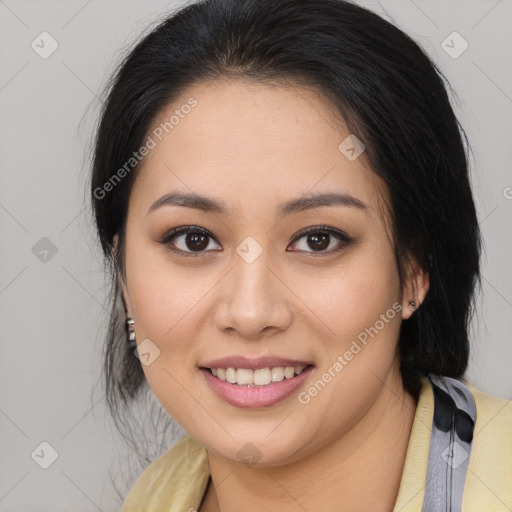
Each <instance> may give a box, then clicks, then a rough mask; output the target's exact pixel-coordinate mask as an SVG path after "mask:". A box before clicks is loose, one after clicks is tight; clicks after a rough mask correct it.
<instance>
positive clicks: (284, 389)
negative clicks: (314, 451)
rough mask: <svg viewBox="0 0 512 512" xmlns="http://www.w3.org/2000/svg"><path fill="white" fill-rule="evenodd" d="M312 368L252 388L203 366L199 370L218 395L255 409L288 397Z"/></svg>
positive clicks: (237, 404) (231, 401) (232, 403)
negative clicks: (234, 382)
mask: <svg viewBox="0 0 512 512" xmlns="http://www.w3.org/2000/svg"><path fill="white" fill-rule="evenodd" d="M313 368H314V367H313V366H312V365H311V366H308V367H307V368H306V369H304V370H303V371H302V372H301V373H300V374H299V375H295V377H292V378H291V379H286V378H285V379H284V380H282V381H281V382H274V383H273V384H269V385H268V386H255V387H253V388H248V387H245V386H238V385H236V384H230V383H229V382H226V381H224V380H220V379H218V378H217V377H215V376H214V375H212V374H211V373H210V372H209V370H206V369H204V368H201V369H200V370H201V372H202V373H203V375H204V376H205V378H206V382H208V384H209V386H210V387H211V388H212V389H213V391H214V392H215V393H216V394H217V396H218V397H220V398H222V399H223V400H225V401H226V402H228V403H229V404H231V405H234V406H235V407H244V408H250V409H256V408H261V407H268V406H270V405H274V404H277V403H278V402H281V401H282V400H285V399H286V398H288V397H289V396H290V395H291V394H292V393H293V392H294V391H295V390H296V389H297V388H298V387H299V386H300V385H301V384H302V383H303V382H304V380H306V379H307V378H308V376H309V374H310V373H311V372H312V371H313Z"/></svg>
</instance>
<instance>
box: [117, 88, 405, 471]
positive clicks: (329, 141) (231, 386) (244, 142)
mask: <svg viewBox="0 0 512 512" xmlns="http://www.w3.org/2000/svg"><path fill="white" fill-rule="evenodd" d="M191 98H193V99H191ZM186 105H192V106H191V107H190V108H188V107H186ZM176 111H177V112H176ZM332 112H333V108H332V107H329V105H328V104H327V103H325V102H324V100H322V99H321V98H320V96H319V95H318V94H315V93H314V92H313V91H311V90H306V89H302V88H297V87H269V86H267V85H262V84H254V83H249V82H244V81H229V82H212V83H210V84H209V85H207V84H205V83H201V84H196V85H195V86H193V87H190V88H189V89H188V90H187V91H186V92H185V93H184V94H183V95H182V96H181V97H180V99H179V100H178V101H176V102H174V103H173V104H172V105H171V106H169V108H167V109H166V110H165V112H163V113H162V115H161V117H160V118H159V119H158V120H157V121H156V123H155V125H154V128H155V129H156V130H155V131H153V133H150V137H152V140H153V142H154V143H155V144H153V143H150V144H148V147H149V146H154V147H152V148H151V149H150V150H149V154H148V155H147V156H146V157H145V160H144V162H143V167H142V168H141V169H140V173H139V175H138V176H137V179H136V180H135V183H134V186H133V189H132V192H131V196H130V201H129V212H128V218H127V228H126V245H125V265H126V266H125V268H126V283H125V285H124V295H125V299H126V302H127V307H128V312H129V314H130V315H131V316H133V318H134V319H135V331H136V338H137V343H138V345H139V349H140V352H141V361H142V363H143V364H142V367H143V370H144V372H145V375H146V378H147V380H148V383H149V385H150V386H151V389H152V390H153V392H154V394H155V395H156V397H157V398H158V400H159V401H160V402H161V404H162V405H163V407H165V409H166V410H167V411H168V412H169V414H171V415H172V416H173V417H174V418H175V419H176V420H177V421H178V422H179V423H180V424H181V426H182V427H183V428H184V429H185V430H186V431H187V432H188V433H189V434H191V435H192V437H194V438H195V439H197V440H198V441H199V442H200V443H201V444H203V446H205V447H206V448H207V449H208V450H209V451H212V452H214V453H216V454H218V455H222V456H224V457H226V458H228V459H231V460H233V461H241V460H245V461H247V460H252V461H253V462H258V461H259V462H260V463H261V464H268V465H269V466H272V465H280V464H285V463H288V462H291V461H294V460H298V459H300V458H301V457H304V456H305V455H307V454H308V453H312V452H314V451H316V450H318V449H320V448H321V447H325V446H327V445H328V444H329V443H332V442H334V441H335V440H336V439H338V438H340V437H341V436H343V435H345V434H346V433H347V432H348V431H349V429H351V427H353V426H354V425H355V424H356V423H357V422H359V421H360V419H361V418H363V417H364V416H365V415H366V414H367V412H368V411H370V410H371V409H372V407H373V405H374V404H375V403H376V401H377V398H378V397H379V396H382V394H383V393H386V392H387V393H388V394H389V395H390V396H391V392H390V390H391V391H392V390H395V389H397V388H398V387H399V386H401V382H400V379H399V364H398V363H399V359H398V357H397V350H396V346H397V340H398V334H399V328H400V323H401V320H402V318H407V317H408V316H409V315H410V314H411V310H410V307H409V306H408V301H409V300H411V299H412V298H413V296H412V295H411V294H409V295H407V294H406V293H404V296H403V302H402V296H401V293H400V288H399V280H398V273H397V268H396V264H395V259H394V255H393V250H392V245H391V242H390V240H389V239H388V236H387V235H386V228H385V226H384V225H383V221H382V219H381V217H382V213H381V212H382V200H383V199H384V200H386V201H387V200H388V192H387V190H386V187H385V185H384V183H383V181H382V180H381V179H380V178H378V177H377V176H376V175H375V174H374V173H373V172H372V171H371V169H370V168H369V167H368V165H367V164H366V163H365V159H364V156H365V155H364V152H363V153H362V155H361V156H359V157H358V158H355V156H357V152H356V151H357V150H358V149H361V148H358V147H354V150H355V151H351V150H350V147H348V146H342V149H340V148H339V146H340V143H341V142H342V141H344V140H345V139H346V137H347V136H348V135H349V133H348V131H347V130H346V128H344V125H342V124H340V123H339V122H338V123H336V120H335V118H334V117H333V113H332ZM173 115H174V116H175V117H174V118H173V120H172V121H171V123H170V124H168V125H167V126H166V129H163V130H162V127H161V126H160V129H158V127H159V123H161V122H162V123H164V122H165V121H169V119H170V118H171V116H173ZM166 132H168V133H166ZM155 134H156V135H155ZM160 139H161V140H160ZM348 142H350V140H349V141H348ZM168 194H186V195H191V196H192V195H200V196H201V197H204V198H207V199H208V201H210V202H211V203H212V204H214V205H215V209H214V211H207V209H202V208H199V207H198V205H202V204H203V203H201V202H200V201H196V205H195V206H194V204H193V203H188V205H187V206H185V205H184V204H183V202H182V204H181V205H180V204H175V201H174V202H173V201H172V200H171V196H168ZM322 194H339V195H340V196H339V198H338V199H339V200H333V198H334V196H332V197H331V201H330V204H328V203H329V201H324V202H323V204H322V205H320V206H319V204H318V203H316V202H315V200H314V199H313V198H315V197H317V196H318V195H322ZM166 196H167V199H162V198H165V197H166ZM296 201H298V202H297V203H295V202H296ZM287 204H288V207H285V206H284V205H287ZM290 204H292V205H293V204H295V206H296V207H292V206H290ZM184 226H191V233H190V234H188V235H187V233H183V232H181V233H177V234H176V235H175V236H174V238H173V237H172V234H169V232H170V231H171V230H172V229H175V228H179V227H184ZM312 227H313V228H314V229H313V230H312V231H311V232H310V233H309V234H308V233H305V234H304V233H302V231H303V230H304V229H305V228H312ZM388 228H389V226H388ZM141 344H143V345H141ZM231 357H233V358H237V360H234V361H217V362H215V361H216V360H219V359H224V358H231ZM243 357H245V358H247V360H242V359H240V358H243ZM263 358H264V359H263ZM258 359H259V360H258ZM274 359H277V360H274ZM279 359H281V360H279ZM304 365H308V366H306V368H305V369H304V370H303V371H302V373H300V374H298V375H297V376H295V377H292V375H294V373H293V370H290V369H288V370H285V371H284V377H283V369H282V368H286V367H288V368H291V367H293V368H294V369H295V367H297V368H296V369H297V371H299V370H300V369H301V368H302V367H303V366H304ZM212 366H214V367H215V366H216V367H217V368H221V370H217V369H215V368H214V370H213V373H216V374H217V377H215V376H214V375H212V374H211V373H210V370H208V369H205V368H207V367H212ZM228 367H234V368H235V370H227V372H226V376H225V378H227V379H228V381H229V380H231V381H233V379H234V378H237V379H240V382H254V379H256V383H257V384H258V386H254V385H253V386H252V387H247V386H242V385H239V384H237V383H230V382H227V381H221V379H219V376H222V374H223V371H222V370H223V369H226V368H228ZM237 368H240V369H241V370H244V369H245V370H251V368H252V369H257V370H258V371H249V372H248V371H239V372H237V371H236V369H237ZM267 368H268V369H267ZM290 372H291V373H290ZM243 379H246V380H243ZM272 379H274V382H273V383H271V384H268V381H269V380H272ZM237 382H238V381H237ZM260 386H261V387H260ZM395 400H397V399H396V398H395Z"/></svg>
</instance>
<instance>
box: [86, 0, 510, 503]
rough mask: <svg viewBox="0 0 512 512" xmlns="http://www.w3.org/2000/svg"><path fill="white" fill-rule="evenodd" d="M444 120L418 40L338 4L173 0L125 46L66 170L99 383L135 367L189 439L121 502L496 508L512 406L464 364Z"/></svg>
mask: <svg viewBox="0 0 512 512" xmlns="http://www.w3.org/2000/svg"><path fill="white" fill-rule="evenodd" d="M463 134H464V132H463V130H462V128H461V127H460V126H459V123H458V121H457V119H456V117H455V115H454V113H453V110H452V108H451V106H450V101H449V98H448V96H447V93H446V90H445V87H444V84H443V78H442V75H441V73H440V72H439V71H438V70H437V69H436V67H435V65H434V64H433V63H432V62H431V61H430V60H429V58H428V57H427V56H426V55H425V54H424V53H423V52H422V50H421V49H420V48H419V47H418V45H417V44H416V43H414V42H413V41H412V40H411V39H410V38H409V37H408V36H406V35H405V34H404V33H403V32H401V31H400V30H399V29H397V28H396V27H394V26H393V25H391V24H390V23H388V22H387V21H385V20H383V19H382V18H380V17H379V16H377V15H376V14H374V13H372V12H370V11H368V10H365V9H363V8H361V7H358V6H356V5H353V4H351V3H348V2H345V1H341V0H315V1H312V0H311V1H306V0H301V1H297V0H278V1H276V0H263V1H262V0H209V1H203V2H198V3H194V4H191V5H189V6H187V7H184V8H182V9H181V10H180V11H178V12H177V13H175V14H174V15H172V16H170V17H169V18H168V19H166V20H164V21H163V22H162V23H161V24H160V25H159V26H158V27H157V28H156V29H154V30H153V31H152V32H151V33H150V34H149V35H147V36H146V37H145V38H144V39H143V40H142V41H141V42H139V43H138V44H137V46H136V47H135V48H134V49H133V51H131V53H130V54H129V55H128V56H127V57H126V59H125V60H124V62H123V63H122V65H121V66H120V68H119V70H118V71H117V73H116V75H115V77H114V79H113V81H112V84H111V87H110V89H109V91H108V96H107V99H106V102H105V105H104V110H103V112H102V116H101V120H100V124H99V128H98V132H97V138H96V146H95V153H94V164H93V173H92V182H91V192H92V200H93V207H94V213H95V219H96V224H97V229H98V233H99V238H100V240H101V244H102V247H103V250H104V252H105V255H106V257H107V259H108V261H110V262H111V263H112V267H111V268H112V277H113V299H114V301H113V304H112V318H111V324H110V331H109V334H108V338H107V346H106V365H105V369H106V372H105V376H106V379H107V393H108V399H109V404H110V405H111V407H112V409H113V410H115V408H116V406H117V405H118V404H119V403H120V402H121V401H123V400H125V401H129V400H132V399H134V398H135V397H136V395H137V393H138V391H139V390H140V389H141V388H142V387H143V386H144V385H145V382H146V381H147V383H148V384H149V387H150V389H151V391H152V392H153V393H154V395H155V396H156V398H157V399H158V401H159V402H160V403H161V404H162V406H163V407H164V408H165V410H166V411H167V412H168V413H169V415H170V416H172V417H173V418H174V419H175V420H176V421H177V422H178V423H179V425H181V427H182V428H183V429H184V430H185V431H186V432H187V434H189V435H188V436H187V437H185V438H184V439H183V440H181V441H180V442H178V443H177V444H176V445H174V446H173V447H172V448H171V449H169V450H168V451H167V452H166V453H164V454H163V455H162V456H161V457H159V458H158V459H157V460H155V461H154V462H152V463H151V464H150V465H149V467H147V468H146V469H145V471H144V472H143V474H142V475H141V476H140V477H139V478H138V479H137V481H136V482H135V484H134V486H133V487H132V489H131V490H130V492H129V494H128V496H127V497H126V500H125V502H124V505H123V509H122V510H123V512H132V511H142V510H144V511H146V512H148V511H157V510H158V511H178V510H180V511H186V510H200V511H201V512H211V511H222V512H225V511H239V510H244V511H252V510H279V511H292V510H309V511H312V510H322V511H331V510H332V511H334V510H336V511H338V510H343V511H356V510H357V511H360V510H372V511H373V512H379V511H382V512H384V511H386V512H390V511H402V512H405V511H420V510H423V511H435V512H440V511H445V510H446V511H448V510H450V511H456V510H464V511H465V512H469V511H481V510H496V511H497V510H510V508H511V507H512V408H511V407H510V404H509V402H507V401H506V400H502V399H499V398H496V397H492V396H489V395H486V394H484V393H482V392H481V391H478V390H476V389H475V388H473V387H472V386H471V385H469V384H468V383H467V382H466V381H464V380H463V375H464V372H465V370H466V367H467V364H468V353H469V341H468V326H469V322H470V319H471V313H472V309H473V305H474V291H475V286H476V284H478V283H479V277H480V275H479V257H480V244H481V242H480V233H479V229H478V222H477V217H476V213H475V207H474V202H473V197H472V192H471V188H470V182H469V178H468V166H467V159H466V147H465V145H464V142H463V140H464V139H463ZM120 301H122V305H123V308H124V311H123V314H122V315H119V313H118V305H119V303H120ZM123 326H126V329H127V330H124V329H123ZM135 346H137V349H136V350H135V354H136V356H137V357H134V354H133V352H134V350H133V349H134V347H135ZM507 406H508V407H507Z"/></svg>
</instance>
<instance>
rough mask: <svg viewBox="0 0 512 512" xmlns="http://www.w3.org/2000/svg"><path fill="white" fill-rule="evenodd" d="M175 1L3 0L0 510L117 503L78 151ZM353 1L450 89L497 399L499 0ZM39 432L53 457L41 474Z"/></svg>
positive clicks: (511, 98) (507, 319)
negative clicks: (424, 58) (125, 69)
mask: <svg viewBox="0 0 512 512" xmlns="http://www.w3.org/2000/svg"><path fill="white" fill-rule="evenodd" d="M181 3H182V2H170V1H157V0H152V1H138V2H135V1H119V0H118V1H109V2H106V1H100V0H91V1H88V2H87V1H83V0H80V1H74V0H73V1H66V2H65V1H61V2H57V1H35V0H34V1H23V0H17V1H15V0H5V1H3V0H0V48H1V50H0V57H1V64H0V111H1V124H0V134H1V137H0V156H1V169H2V170H1V184H0V223H1V224H0V226H1V230H0V237H1V241H0V253H1V262H2V264H1V267H0V327H1V335H2V359H1V362H0V364H1V368H0V379H1V381H0V384H1V385H0V389H1V394H0V431H1V434H2V435H1V437H0V454H1V455H0V457H1V464H0V511H3V512H8V511H17V512H25V511H36V510H37V511H39V512H43V511H47V510H48V511H49V510H52V511H53V512H59V511H64V510H66V511H68V510H70V508H72V509H73V510H74V511H75V512H80V511H95V510H103V511H110V510H119V508H120V504H119V501H118V500H116V496H115V492H114V489H113V487H112V485H111V483H110V480H109V476H108V470H109V468H110V469H111V470H112V469H113V471H114V473H115V474H116V475H121V474H122V472H123V468H124V466H123V464H122V463H121V466H123V467H118V465H119V464H120V462H119V461H120V460H123V459H122V457H124V456H126V455H127V454H129V452H128V450H127V448H126V447H125V446H124V445H123V443H122V442H121V440H120V439H119V437H118V436H117V435H116V433H115V432H114V431H113V429H112V426H111V424H110V423H109V418H108V415H107V414H106V410H105V400H104V393H103V390H102V389H101V387H100V386H99V385H96V386H95V385H94V383H95V382H97V381H98V377H99V375H100V374H99V372H100V364H101V352H102V341H103V339H102V336H103V329H104V326H105V319H106V313H105V311H104V309H103V305H104V299H105V294H106V290H107V288H106V281H105V277H104V275H103V271H102V268H103V267H102V259H101V255H100V252H99V249H98V245H97V244H96V240H95V235H94V232H93V230H92V224H91V217H90V214H89V212H88V211H87V207H86V202H85V200H84V194H85V193H84V187H85V183H86V177H87V172H88V163H89V162H88V160H87V150H88V148H89V144H90V139H91V133H92V128H93V126H94V122H95V120H96V116H97V113H98V107H99V101H98V99H97V97H96V94H97V93H98V91H100V89H101V88H102V86H103V84H104V83H105V80H106V79H107V77H108V76H109V74H110V71H111V70H112V68H113V65H114V63H116V62H117V61H118V59H119V57H120V55H121V53H120V52H121V50H122V49H123V48H125V47H126V45H128V44H131V43H132V42H133V41H135V40H136V39H137V38H138V37H139V36H140V34H141V33H142V32H145V31H146V30H148V27H149V25H150V24H152V23H153V22H155V20H157V19H158V18H160V17H161V16H162V15H164V14H165V13H166V11H168V9H169V8H172V7H174V6H176V5H180V4H181ZM361 3H362V4H363V5H367V6H369V7H371V8H372V9H374V10H376V11H377V12H380V13H382V14H384V16H385V17H388V18H389V19H392V20H394V22H395V23H396V24H398V26H400V27H401V28H402V29H403V30H405V31H406V32H407V33H409V34H410V35H411V36H412V37H413V38H414V39H415V40H416V41H418V42H419V43H420V44H421V46H422V47H423V48H424V49H425V50H426V51H427V52H428V53H429V54H430V55H431V57H432V58H433V60H434V61H435V62H436V63H438V64H439V65H440V67H441V69H442V70H443V72H444V73H445V74H446V76H447V77H448V79H449V80H450V81H451V83H452V85H453V87H454V89H455V91H456V92H457V95H458V103H457V104H456V105H455V107H456V112H457V114H458V116H459V118H460V120H461V122H462V124H463V126H464V127H465V128H466V130H467V133H468V135H469V138H470V142H471V144H472V147H473V150H474V161H473V162H472V172H473V174H472V180H473V185H474V191H475V199H476V203H477V208H478V215H479V219H480V224H481V228H482V230H483V234H484V238H485V245H486V254H485V256H484V260H483V285H484V286H483V298H482V299H481V300H479V305H478V314H477V316H476V318H475V321H474V322H473V334H472V357H471V364H470V370H469V372H468V374H467V377H468V379H469V381H470V382H471V383H472V384H473V385H475V386H476V387H478V388H480V389H481V390H482V391H485V392H487V393H489V394H493V395H497V396H500V397H502V398H506V399H508V400H510V399H512V374H511V370H510V363H511V360H512V343H511V338H510V330H511V328H512V320H511V319H512V269H511V261H512V258H511V255H512V247H511V244H512V241H511V239H512V237H511V233H512V230H511V226H510V220H511V218H512V188H510V187H512V172H511V162H512V153H511V152H512V149H511V148H512V144H511V142H512V138H511V135H512V133H511V132H512V130H511V112H512V80H511V78H512V69H511V68H512V65H511V63H512V31H511V28H510V27H511V26H512V0H499V1H496V0H489V1H487V0H478V1H476V0H472V1H470V0H457V1H453V0H450V1H443V2H441V1H439V0H437V1H421V2H420V0H415V1H412V0H383V1H382V2H361ZM43 31H47V32H49V33H50V34H51V36H52V37H53V38H54V39H55V40H56V41H57V43H58V48H57V50H56V51H55V52H54V53H53V54H52V55H50V56H49V57H48V58H46V59H43V58H42V57H41V56H40V54H38V53H36V51H34V50H33V49H32V47H31V43H32V41H34V40H35V41H36V43H37V42H38V41H40V39H41V38H39V37H38V36H39V34H41V32H43ZM454 31H457V32H458V33H459V34H460V35H461V36H462V37H463V38H464V40H466V41H467V43H468V44H469V47H468V49H467V50H466V51H465V52H464V53H462V54H461V55H460V56H458V57H457V58H453V57H452V56H450V55H448V53H447V52H446V51H445V50H444V49H443V48H442V46H441V45H442V42H443V41H444V40H446V38H447V36H449V35H450V34H451V33H452V32H454ZM452 40H453V42H452ZM45 41H46V42H45V43H44V47H45V51H47V50H48V49H49V48H50V42H49V40H48V39H46V40H45ZM461 43H462V41H461V40H457V39H453V37H452V39H450V38H449V39H448V40H447V43H445V45H446V44H448V45H449V46H452V47H453V48H452V49H451V50H450V51H451V52H452V53H453V52H457V51H459V50H460V49H461V48H462V46H461ZM39 45H40V47H42V46H43V44H42V43H40V42H39ZM42 50H43V48H40V51H42ZM453 194H454V195H455V194H457V190H454V191H453ZM44 237H47V238H48V239H49V241H51V242H49V241H48V240H46V239H45V240H43V241H41V239H42V238H44ZM34 247H35V248H34ZM45 250H46V251H48V252H47V253H45V252H44V251H45ZM55 250H56V251H57V252H56V253H55V254H53V253H54V252H55ZM44 441H46V442H48V443H49V444H50V445H51V446H52V447H53V448H54V449H55V450H56V451H57V453H58V457H57V459H56V460H55V461H54V462H53V464H51V466H49V467H48V469H42V467H40V464H44V463H45V462H46V463H48V462H50V458H49V457H51V449H49V448H47V447H45V446H44V445H43V447H41V446H40V443H42V442H44ZM172 441H173V439H169V440H168V444H169V445H170V444H171V443H172ZM34 450H35V452H34ZM31 454H34V455H33V456H32V455H31ZM37 454H39V457H38V456H37ZM120 457H121V458H120ZM36 461H37V463H36ZM135 476H136V475H135ZM131 478H134V477H131ZM129 483H130V482H128V484H129ZM122 490H123V489H122ZM124 490H125V489H124Z"/></svg>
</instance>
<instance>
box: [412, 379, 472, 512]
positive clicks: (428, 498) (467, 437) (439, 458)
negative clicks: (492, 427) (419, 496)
mask: <svg viewBox="0 0 512 512" xmlns="http://www.w3.org/2000/svg"><path fill="white" fill-rule="evenodd" d="M428 378H429V381H430V384H431V386H432V391H433V394H434V417H433V419H432V434H431V436H430V451H429V457H428V467H427V481H426V488H425V497H424V501H423V508H422V509H421V510H422V512H462V495H463V492H464V483H465V480H466V473H467V470H468V465H469V457H470V455H471V447H472V443H473V432H474V429H475V423H476V404H475V399H474V397H473V393H472V392H471V391H470V390H469V388H468V387H467V386H465V385H464V384H463V383H462V382H461V381H459V380H456V379H452V378H450V377H445V376H442V375H435V374H432V373H431V374H429V375H428Z"/></svg>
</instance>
